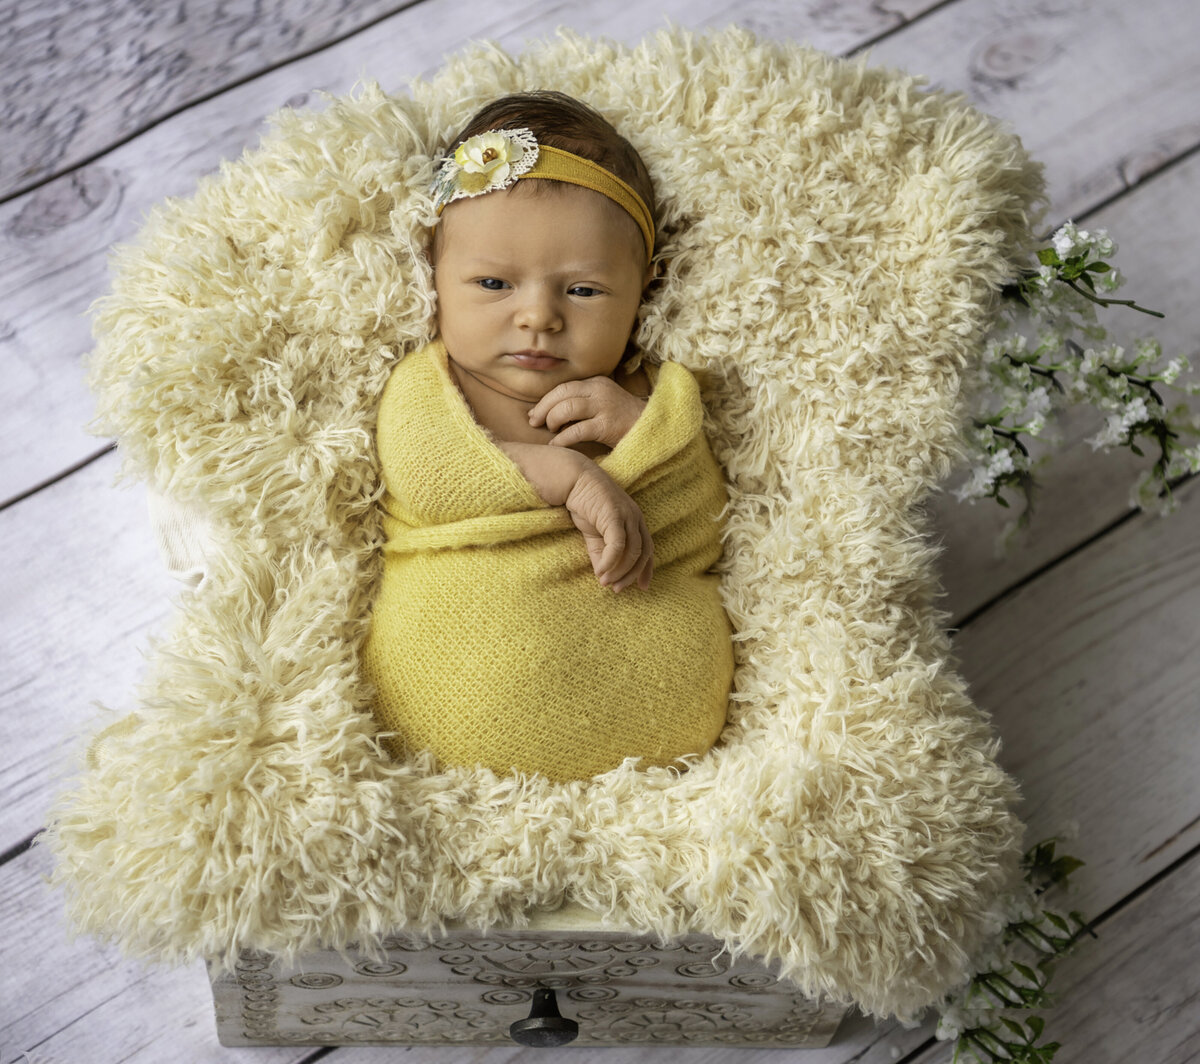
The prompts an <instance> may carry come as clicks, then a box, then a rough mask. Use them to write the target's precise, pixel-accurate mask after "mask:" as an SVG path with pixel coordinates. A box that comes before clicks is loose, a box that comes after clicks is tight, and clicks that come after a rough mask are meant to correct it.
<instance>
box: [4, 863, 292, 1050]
mask: <svg viewBox="0 0 1200 1064" xmlns="http://www.w3.org/2000/svg"><path fill="white" fill-rule="evenodd" d="M48 862H49V856H48V855H47V854H46V853H44V852H43V851H42V850H40V849H38V848H36V847H35V848H34V849H33V850H31V851H29V852H28V853H25V854H23V855H22V856H21V857H19V858H17V859H16V860H14V861H10V862H8V863H7V864H5V865H3V866H0V927H3V928H4V931H5V933H4V941H3V946H2V947H0V1002H2V1003H3V1007H0V1064H16V1062H18V1061H20V1060H21V1057H20V1054H21V1053H22V1052H29V1054H30V1057H31V1058H32V1059H31V1061H30V1062H29V1064H35V1062H36V1064H84V1062H86V1064H116V1062H118V1061H121V1062H125V1061H129V1062H137V1064H166V1062H168V1061H169V1062H171V1064H176V1062H180V1061H187V1064H217V1062H219V1061H224V1062H226V1064H228V1062H229V1061H230V1060H236V1059H239V1058H238V1057H236V1056H235V1055H234V1054H232V1053H231V1051H229V1050H226V1049H223V1048H221V1046H220V1045H218V1043H217V1037H216V1026H215V1024H214V1022H213V1015H212V999H211V996H210V994H209V989H208V977H207V974H206V972H205V970H204V966H203V965H202V964H200V963H197V964H194V965H190V966H187V967H184V968H174V969H172V968H164V967H147V966H145V965H143V964H141V963H138V962H136V961H130V960H127V959H125V958H123V957H121V955H120V954H119V953H118V952H117V951H116V950H114V949H111V948H106V947H100V946H97V945H96V944H94V943H91V942H84V941H79V942H70V941H69V940H68V938H67V931H66V928H65V927H64V926H63V918H62V903H61V901H60V899H59V898H58V897H57V896H56V895H54V894H51V893H50V892H49V891H48V890H47V888H46V886H45V884H44V882H43V881H42V877H43V876H44V875H45V874H46V873H48V871H49V863H48ZM312 1052H313V1051H312V1049H311V1048H309V1049H295V1048H279V1049H275V1048H269V1049H266V1048H264V1049H259V1050H256V1051H255V1053H254V1054H253V1059H254V1060H255V1061H261V1062H262V1064H299V1062H300V1061H302V1060H304V1059H305V1058H306V1057H307V1056H310V1055H311V1054H312ZM22 1064H24V1062H22Z"/></svg>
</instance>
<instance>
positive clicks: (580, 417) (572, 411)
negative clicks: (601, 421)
mask: <svg viewBox="0 0 1200 1064" xmlns="http://www.w3.org/2000/svg"><path fill="white" fill-rule="evenodd" d="M595 414H596V405H595V404H594V403H593V402H592V401H591V399H590V397H588V396H586V395H572V396H568V397H567V398H566V399H560V400H559V401H558V402H557V403H555V404H554V405H553V406H552V407H550V409H549V410H547V411H546V413H545V415H544V416H543V418H542V420H543V421H544V422H545V423H546V428H548V429H550V431H551V432H557V431H558V430H559V429H561V428H562V427H563V426H564V425H569V424H571V422H572V421H586V420H587V419H588V418H590V417H594V416H595Z"/></svg>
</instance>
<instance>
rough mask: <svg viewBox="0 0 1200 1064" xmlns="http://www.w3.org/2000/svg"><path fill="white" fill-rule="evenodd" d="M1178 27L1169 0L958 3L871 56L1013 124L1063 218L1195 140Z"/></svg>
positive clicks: (1197, 92) (1190, 80) (1193, 106)
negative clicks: (1137, 0) (1139, 0)
mask: <svg viewBox="0 0 1200 1064" xmlns="http://www.w3.org/2000/svg"><path fill="white" fill-rule="evenodd" d="M1194 15H1195V13H1194V11H1193V12H1190V13H1189V15H1188V16H1187V17H1189V18H1194ZM1181 30H1183V25H1182V23H1181V10H1180V7H1179V5H1178V4H1177V3H1175V2H1174V0H1146V2H1145V3H1143V4H1139V5H1138V6H1137V7H1136V8H1134V7H1132V6H1131V5H1129V4H1121V3H1110V2H1107V0H1106V2H1102V3H1095V2H1093V0H1014V2H1011V3H1006V4H995V3H991V2H990V0H960V2H958V3H953V4H947V5H945V6H944V7H942V8H940V9H939V10H937V11H935V12H933V13H932V14H930V15H929V16H928V17H926V18H924V19H922V20H920V21H919V22H917V23H916V24H914V25H913V26H911V27H909V28H908V29H907V30H906V31H905V32H904V33H901V34H895V35H893V36H892V37H889V38H888V39H886V40H884V41H881V42H880V43H879V44H878V45H877V46H876V47H875V48H874V49H872V52H871V56H872V60H873V61H874V62H877V63H886V64H894V65H897V66H902V67H905V68H907V69H911V70H914V71H923V72H925V73H927V74H928V75H929V76H930V78H931V80H932V83H933V84H934V85H935V86H939V87H944V88H947V89H960V90H963V91H965V92H966V93H967V96H968V98H969V99H971V100H972V101H973V102H974V103H975V104H976V105H977V106H979V107H980V108H981V109H982V110H984V111H987V112H988V113H990V114H994V115H996V116H997V117H999V118H1002V119H1005V120H1006V121H1008V122H1009V123H1011V124H1012V126H1013V127H1014V128H1015V129H1016V130H1017V132H1019V133H1020V135H1021V138H1022V140H1023V141H1024V142H1025V146H1026V148H1028V149H1029V151H1030V153H1031V154H1032V155H1033V157H1034V158H1035V159H1040V160H1042V161H1043V162H1044V163H1045V164H1046V177H1047V183H1048V186H1049V190H1050V201H1051V203H1052V204H1053V209H1052V211H1051V221H1054V222H1060V221H1063V220H1065V219H1067V218H1072V217H1076V216H1078V215H1081V214H1083V213H1084V212H1086V211H1088V210H1090V209H1092V208H1093V207H1094V206H1095V205H1096V204H1098V203H1101V202H1104V201H1106V200H1108V199H1109V198H1110V197H1112V196H1115V195H1118V194H1120V193H1121V192H1124V191H1125V190H1127V189H1128V188H1130V187H1132V185H1133V184H1134V183H1136V181H1137V180H1138V179H1139V177H1141V176H1144V175H1145V174H1146V173H1149V172H1151V171H1152V170H1154V169H1157V168H1158V167H1159V166H1161V165H1162V163H1163V162H1164V161H1165V160H1167V159H1175V158H1178V157H1180V156H1181V155H1183V154H1185V153H1186V152H1188V151H1190V150H1191V149H1192V148H1194V147H1195V145H1196V144H1197V143H1198V142H1200V64H1197V63H1196V61H1195V55H1194V50H1193V48H1192V46H1191V44H1190V43H1189V42H1185V41H1181V40H1180V37H1181V36H1183V37H1188V36H1190V35H1189V34H1188V33H1187V32H1186V31H1184V32H1182V33H1181ZM1051 116H1053V117H1052V118H1051Z"/></svg>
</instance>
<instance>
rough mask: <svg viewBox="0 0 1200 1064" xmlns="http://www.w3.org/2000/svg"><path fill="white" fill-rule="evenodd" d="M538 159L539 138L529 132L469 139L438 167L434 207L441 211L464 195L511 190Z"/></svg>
mask: <svg viewBox="0 0 1200 1064" xmlns="http://www.w3.org/2000/svg"><path fill="white" fill-rule="evenodd" d="M537 157H538V142H537V138H536V137H535V136H534V135H533V133H532V132H531V131H530V130H528V129H494V130H490V131H488V132H486V133H478V134H476V135H475V136H473V137H468V138H467V139H466V140H464V141H463V142H462V143H461V144H460V145H459V146H458V147H457V148H455V149H454V154H453V155H452V156H450V157H449V158H446V159H443V160H442V164H441V166H440V167H439V168H438V172H437V175H436V176H435V178H434V182H433V192H434V203H435V206H436V207H437V208H438V209H439V210H440V209H441V208H442V207H443V206H445V205H446V204H448V203H452V202H454V200H456V199H461V198H462V197H464V196H481V195H483V194H484V193H485V192H496V191H498V190H499V189H502V188H508V187H509V186H510V185H512V184H513V183H514V182H515V181H516V180H517V178H518V177H520V176H521V175H522V174H524V173H526V172H527V171H529V170H531V169H532V168H533V165H534V164H535V163H536V162H537Z"/></svg>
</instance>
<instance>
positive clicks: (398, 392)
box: [363, 342, 733, 780]
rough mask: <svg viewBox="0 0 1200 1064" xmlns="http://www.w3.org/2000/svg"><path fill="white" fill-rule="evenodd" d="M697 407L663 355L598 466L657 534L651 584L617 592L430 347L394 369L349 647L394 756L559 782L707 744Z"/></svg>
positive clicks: (720, 669)
mask: <svg viewBox="0 0 1200 1064" xmlns="http://www.w3.org/2000/svg"><path fill="white" fill-rule="evenodd" d="M701 419H702V409H701V405H700V391H699V388H698V387H697V385H696V382H695V379H694V378H693V377H692V375H691V374H690V373H689V372H688V371H687V370H686V369H684V368H683V367H682V366H678V365H675V364H674V363H669V364H667V365H665V366H662V367H659V372H658V379H657V381H656V384H655V388H654V391H653V393H652V394H651V397H650V400H649V402H648V403H647V405H646V409H645V410H644V411H643V412H642V414H641V416H640V417H639V418H638V420H637V422H636V423H635V424H634V426H633V428H632V429H630V431H629V432H628V433H627V434H626V435H625V437H624V439H622V440H621V441H620V442H619V443H618V444H617V446H616V448H615V449H614V450H613V451H612V453H611V454H607V455H604V456H603V457H601V458H599V459H597V464H598V465H599V466H600V467H601V468H602V469H603V470H605V472H607V473H608V474H609V475H610V476H612V478H613V479H614V480H615V481H616V482H617V483H618V484H620V485H621V487H623V488H624V489H625V490H626V491H628V492H629V493H630V495H631V496H632V497H633V498H634V500H635V501H636V502H637V503H638V505H639V506H640V507H641V509H642V513H643V515H644V516H645V519H646V524H647V527H648V529H649V531H650V535H651V536H652V537H653V539H654V562H655V565H654V578H653V581H652V582H651V586H650V588H649V589H647V590H645V591H642V590H641V589H638V588H632V589H629V590H626V591H624V592H622V593H621V594H613V592H612V591H611V590H609V589H606V588H603V587H601V586H600V584H599V582H598V581H597V579H596V576H595V574H594V573H593V572H592V566H591V562H590V561H589V559H588V554H587V550H586V548H585V547H584V545H583V538H582V536H581V535H580V533H579V531H578V529H576V528H575V526H574V524H572V522H571V519H570V516H569V515H568V514H567V512H566V509H565V508H564V507H561V506H556V507H551V506H549V505H548V504H547V503H545V502H543V501H542V500H541V499H540V498H539V497H538V495H537V494H536V493H535V492H534V490H533V487H532V486H531V485H530V483H529V482H528V481H527V480H526V479H525V477H524V476H523V475H522V473H521V471H520V470H519V469H518V468H517V466H516V465H515V464H514V463H513V462H512V460H511V459H510V458H509V457H508V456H507V455H505V454H504V452H503V451H501V450H500V449H499V448H498V447H497V446H496V445H495V444H494V443H493V442H492V441H491V440H490V439H489V438H488V437H487V435H486V433H485V432H484V430H483V429H482V428H481V427H480V426H479V425H477V424H476V423H475V422H474V420H473V418H472V416H471V412H470V410H469V409H468V407H467V404H466V402H465V400H464V399H463V398H462V395H461V394H460V392H459V390H458V387H457V385H456V384H455V383H454V381H453V379H452V378H451V376H450V373H449V370H448V367H447V363H446V350H445V348H444V347H443V346H442V344H441V343H440V342H435V343H433V344H431V345H429V346H428V347H427V348H424V349H423V350H421V351H420V352H418V353H416V354H413V355H409V356H408V357H407V358H405V359H404V361H402V362H401V363H400V365H399V366H397V367H396V369H395V370H394V371H393V373H392V375H391V377H390V379H389V380H388V384H387V387H386V388H385V389H384V392H383V400H382V402H381V404H380V409H379V421H378V429H377V440H378V449H379V457H380V461H381V465H382V468H383V479H384V483H385V485H386V487H387V494H386V495H385V496H384V508H385V510H386V511H387V517H385V520H384V529H385V530H386V532H387V536H388V540H387V546H386V548H385V550H386V559H385V563H384V574H383V581H382V585H381V587H380V590H379V595H378V597H377V599H376V600H375V603H374V606H373V609H372V622H371V634H370V636H369V638H368V640H367V643H366V646H365V647H364V650H363V668H364V672H365V675H366V677H367V679H368V680H370V681H371V682H372V683H373V684H374V685H375V688H376V698H375V701H374V707H375V712H376V716H377V717H378V719H379V721H380V724H381V727H382V728H383V729H384V730H385V732H392V733H394V734H395V738H394V739H391V740H390V741H387V745H388V747H389V748H390V749H392V750H393V752H394V753H396V754H397V755H400V756H403V755H404V754H405V753H411V752H416V751H420V750H423V749H427V750H431V751H432V752H433V753H434V754H435V755H436V757H437V759H438V762H439V763H440V764H441V765H443V766H448V765H462V766H468V767H469V766H472V765H475V764H481V765H485V766H487V767H489V768H492V769H495V770H496V771H497V772H500V773H504V772H507V771H508V770H509V769H510V768H516V769H518V770H520V771H522V772H540V773H542V774H543V775H545V776H547V777H549V778H550V779H552V780H571V779H587V778H588V777H589V776H595V775H598V774H599V773H601V772H606V771H608V770H609V769H612V768H616V767H617V766H618V765H619V764H621V762H622V761H623V760H625V758H627V757H633V758H641V759H643V761H644V763H645V764H653V765H665V764H669V763H670V762H672V761H674V760H676V759H677V758H679V757H682V756H684V755H688V754H703V753H704V752H705V751H707V750H708V749H709V747H711V746H712V744H713V743H714V742H715V741H716V738H717V736H718V735H719V734H720V732H721V727H722V725H723V724H724V723H725V712H726V705H727V702H728V698H729V685H730V680H731V678H732V674H733V651H732V647H731V644H730V633H729V625H728V622H727V621H726V619H725V612H724V610H723V609H722V608H721V598H720V589H719V587H718V578H717V576H716V575H715V574H713V573H710V572H708V570H709V569H710V568H711V566H712V565H713V564H715V563H716V561H717V559H718V558H720V556H721V544H720V537H719V531H720V526H719V525H718V523H717V518H718V516H719V514H720V512H721V509H722V507H723V506H724V504H725V489H724V486H723V485H722V483H721V472H720V469H719V468H718V466H717V463H716V461H715V460H714V459H713V457H712V454H711V452H710V451H709V449H708V445H707V443H706V442H705V439H704V433H703V431H702V429H701Z"/></svg>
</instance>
